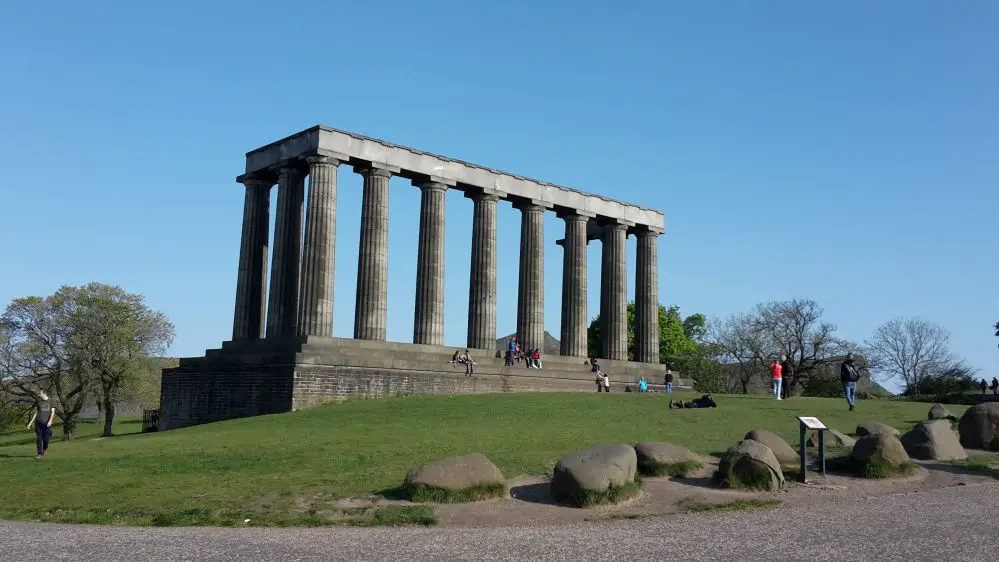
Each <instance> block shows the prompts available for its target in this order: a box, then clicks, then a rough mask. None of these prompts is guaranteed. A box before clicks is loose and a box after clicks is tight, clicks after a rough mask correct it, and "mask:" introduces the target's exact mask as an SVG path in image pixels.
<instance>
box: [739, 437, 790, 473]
mask: <svg viewBox="0 0 999 562" xmlns="http://www.w3.org/2000/svg"><path fill="white" fill-rule="evenodd" d="M743 439H752V440H753V441H757V442H759V443H763V444H764V445H766V446H767V448H768V449H770V450H771V451H772V452H773V454H774V456H775V457H777V462H779V463H780V464H782V465H793V464H798V460H799V459H798V453H795V452H794V449H792V448H791V446H790V445H788V444H787V441H784V440H783V439H781V438H780V437H777V435H776V434H774V433H773V432H772V431H767V430H765V429H754V430H752V431H750V432H749V433H747V434H746V436H745V437H743Z"/></svg>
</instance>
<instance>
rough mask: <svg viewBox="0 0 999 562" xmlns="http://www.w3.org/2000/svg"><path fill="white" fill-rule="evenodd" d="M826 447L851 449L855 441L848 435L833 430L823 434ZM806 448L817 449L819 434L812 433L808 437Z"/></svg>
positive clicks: (816, 432)
mask: <svg viewBox="0 0 999 562" xmlns="http://www.w3.org/2000/svg"><path fill="white" fill-rule="evenodd" d="M825 434H826V436H825V441H826V447H853V446H854V445H856V444H857V440H856V439H854V438H853V437H850V436H849V435H847V434H845V433H843V432H842V431H838V430H835V429H829V430H827V431H826V432H825ZM808 446H809V447H818V446H819V432H818V431H813V432H812V434H811V435H809V436H808Z"/></svg>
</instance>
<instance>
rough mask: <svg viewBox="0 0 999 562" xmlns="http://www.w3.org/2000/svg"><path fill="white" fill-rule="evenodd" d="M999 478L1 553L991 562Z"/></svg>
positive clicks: (197, 532) (15, 540) (31, 534)
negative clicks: (587, 512) (850, 494)
mask: <svg viewBox="0 0 999 562" xmlns="http://www.w3.org/2000/svg"><path fill="white" fill-rule="evenodd" d="M996 552H999V483H989V484H981V485H969V486H960V487H954V488H946V489H938V490H932V491H926V492H917V493H909V494H897V495H889V496H881V497H876V498H868V499H857V500H851V501H843V502H835V503H827V504H818V505H806V506H800V507H788V508H778V509H771V510H765V511H747V512H739V513H707V514H699V515H689V516H684V517H671V518H662V519H643V520H631V521H622V522H614V523H600V524H595V523H584V524H573V525H564V526H559V527H517V528H509V527H506V528H478V529H476V528H437V529H433V528H432V529H418V528H404V529H387V528H375V529H364V528H341V527H331V528H323V529H265V528H259V529H258V528H250V529H216V528H184V529H166V528H134V527H96V526H82V525H80V526H78V525H52V524H37V523H21V522H6V521H0V553H2V554H0V558H3V559H6V560H25V561H27V560H154V559H155V560H222V559H225V560H482V561H486V560H526V559H530V560H601V559H612V558H619V559H624V560H628V559H632V560H637V559H665V558H670V559H683V560H736V559H745V560H767V561H773V560H813V561H822V560H837V561H841V560H864V561H871V560H878V561H890V560H906V561H908V560H929V559H943V560H962V561H973V560H995V559H996Z"/></svg>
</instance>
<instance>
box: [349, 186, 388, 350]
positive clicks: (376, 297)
mask: <svg viewBox="0 0 999 562" xmlns="http://www.w3.org/2000/svg"><path fill="white" fill-rule="evenodd" d="M358 172H359V173H360V174H361V175H362V176H363V177H364V195H363V198H362V201H361V236H360V243H359V249H358V253H357V298H356V300H355V302H354V338H355V339H359V340H377V341H385V339H386V335H387V334H386V332H387V326H388V226H389V225H388V206H389V201H388V199H389V181H390V179H391V178H392V172H390V171H388V170H383V169H380V168H375V167H367V168H364V169H361V170H358Z"/></svg>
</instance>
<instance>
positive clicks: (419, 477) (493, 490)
mask: <svg viewBox="0 0 999 562" xmlns="http://www.w3.org/2000/svg"><path fill="white" fill-rule="evenodd" d="M403 489H405V490H406V492H407V495H408V496H409V498H410V499H411V500H413V501H428V502H437V503H458V502H469V501H479V500H484V499H488V498H491V497H496V496H500V495H502V494H503V493H504V492H505V490H506V479H505V478H503V473H502V472H500V470H499V468H497V467H496V465H495V464H493V462H492V461H491V460H489V459H488V458H487V457H486V456H485V455H483V454H482V453H472V454H470V455H463V456H460V457H449V458H446V459H441V460H439V461H434V462H431V463H428V464H425V465H423V466H421V467H418V468H414V469H412V470H410V471H409V472H408V473H407V474H406V480H405V482H404V483H403Z"/></svg>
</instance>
